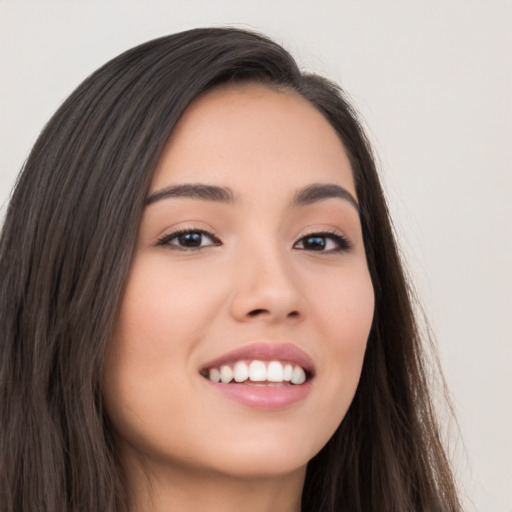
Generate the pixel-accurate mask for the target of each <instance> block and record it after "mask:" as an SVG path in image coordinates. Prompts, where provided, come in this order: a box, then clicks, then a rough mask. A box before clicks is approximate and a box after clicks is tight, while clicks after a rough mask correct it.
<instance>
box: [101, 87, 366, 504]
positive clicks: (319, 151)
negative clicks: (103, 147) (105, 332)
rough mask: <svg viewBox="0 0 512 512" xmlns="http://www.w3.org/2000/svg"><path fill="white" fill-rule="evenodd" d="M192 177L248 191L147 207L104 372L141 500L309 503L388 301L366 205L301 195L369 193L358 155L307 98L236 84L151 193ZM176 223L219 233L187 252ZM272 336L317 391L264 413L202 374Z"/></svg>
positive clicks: (198, 116) (201, 114) (166, 155)
mask: <svg viewBox="0 0 512 512" xmlns="http://www.w3.org/2000/svg"><path fill="white" fill-rule="evenodd" d="M189 183H194V184H197V183H201V184H208V185H217V186H221V187H229V188H230V189H231V190H232V192H233V194H234V196H235V197H236V199H235V200H234V201H232V202H229V203H228V202H221V201H213V200H204V199H199V198H190V197H162V198H160V199H159V200H154V201H153V202H152V203H151V204H148V205H147V207H146V209H145V213H144V215H143V218H142V222H141V226H140V232H139V237H138V243H137V247H136V252H135V256H134V261H133V264H132V267H131V271H130V273H129V275H128V280H127V285H126V291H125V294H124V298H123V301H122V304H121V310H120V315H119V319H118V322H117V328H116V332H115V336H114V339H113V340H112V345H111V348H110V352H109V358H108V363H107V371H106V373H105V382H104V391H105V396H106V400H107V408H108V411H109V414H110V417H111V420H112V423H113V425H114V428H115V433H116V436H117V443H118V447H119V453H120V455H121V458H122V461H123V463H124V465H125V469H126V475H127V479H128V483H129V486H128V487H129V489H130V493H131V501H132V505H133V510H137V511H138V512H141V511H146V510H147V511H149V510H151V511H153V512H156V511H161V512H163V511H180V512H186V511H197V510H209V511H219V512H220V511H222V512H229V511H235V510H236V511H239V510H244V511H252V510H254V511H258V512H262V511H266V510H269V511H270V510H274V511H275V510H280V511H289V512H297V511H299V510H300V497H301V491H302V486H303V482H304V476H305V470H306V465H307V462H308V461H309V460H310V459H311V458H312V457H313V456H314V455H315V454H316V453H318V451H319V450H320V449H321V448H322V446H324V445H325V443H326V442H327V441H328V440H329V438H330V437H331V435H332V434H333V433H334V431H335V430H336V428H337V427H338V425H339V424H340V422H341V421H342V419H343V417H344V415H345V414H346V412H347V409H348V407H349V405H350V403H351V401H352V398H353V396H354V393H355V390H356V387H357V384H358V380H359V376H360V372H361V367H362V362H363V357H364V352H365V347H366V342H367V338H368V334H369V330H370V326H371V322H372V317H373V309H374V295H373V288H372V283H371V280H370V276H369V273H368V268H367V263H366V258H365V253H364V246H363V240H362V234H361V225H360V221H359V216H358V212H357V208H356V207H355V206H354V205H353V204H352V203H351V202H350V201H349V200H347V199H346V198H340V197H330V198H325V199H322V200H318V201H314V202H312V203H310V204H304V205H301V206H293V205H292V204H291V202H292V199H293V197H294V195H295V194H296V192H297V190H299V189H301V188H303V187H307V186H309V185H312V184H319V183H321V184H325V183H330V184H336V185H338V186H340V187H343V189H345V190H346V191H348V192H349V193H350V194H351V195H352V196H353V197H354V198H355V199H356V200H357V197H356V192H355V186H354V181H353V177H352V171H351V167H350V163H349V160H348V158H347V155H346V153H345V151H344V148H343V146H342V144H341V142H340V140H339V138H338V137H337V134H336V133H335V131H334V130H333V129H332V127H331V126H330V124H329V123H328V122H327V121H326V120H325V119H324V117H323V116H322V115H321V114H320V113H319V112H318V111H317V110H316V109H315V108H314V107H313V106H312V105H310V104H309V103H308V102H307V101H306V100H304V99H303V98H302V97H300V96H299V95H297V94H296V93H292V92H287V91H277V90H272V89H270V88H267V87H264V86H262V85H256V84H243V85H240V84H238V85H236V86H234V85H229V86H223V87H221V88H217V89H214V90H212V91H210V92H208V93H206V94H205V95H204V96H202V97H201V98H199V99H198V100H196V101H195V102H194V103H193V104H192V105H191V106H190V107H189V108H188V110H187V111H186V113H185V115H184V116H183V117H182V119H181V120H180V122H179V123H178V125H177V127H176V129H175V130H174V132H173V135H172V136H171V139H170V140H169V143H168V145H167V147H166V149H165V151H164V152H163V154H162V156H161V158H160V161H159V164H158V166H157V169H156V171H155V174H154V178H153V182H152V185H151V190H150V195H151V194H154V193H156V192H158V191H161V190H163V189H166V188H167V187H170V186H174V185H180V184H189ZM178 229H181V230H190V231H196V232H197V230H204V231H206V232H209V233H211V234H212V237H211V238H210V237H209V236H206V235H199V239H200V246H199V247H198V248H195V249H187V248H184V247H183V246H180V240H179V239H178V238H177V237H174V238H172V237H173V233H175V231H176V230H178ZM325 232H329V233H330V232H334V233H336V234H337V235H341V236H343V237H345V238H346V239H347V240H348V241H349V244H350V248H349V249H343V250H339V249H340V246H339V244H338V241H337V239H334V238H330V236H331V235H330V234H323V235H320V238H322V237H323V239H322V240H323V241H324V242H325V243H326V244H327V245H326V247H325V250H314V249H312V245H311V241H312V239H311V234H313V233H315V234H318V233H325ZM196 236H197V235H196ZM308 236H309V238H308ZM317 236H319V235H317ZM164 237H166V238H165V244H163V243H162V242H160V240H162V239H163V238H164ZM261 340H265V341H267V340H268V341H269V342H271V343H274V342H275V343H281V342H286V343H292V344H294V345H295V346H297V347H299V348H300V349H302V350H303V351H305V352H306V353H307V354H308V355H309V356H310V357H311V358H312V360H313V362H314V364H315V376H314V379H313V381H312V388H311V391H310V393H309V394H308V395H307V396H306V397H305V398H304V399H302V400H300V401H299V402H297V403H294V404H292V405H290V406H287V407H284V408H282V409H278V410H271V411H265V410H261V409H255V408H251V407H248V406H245V405H242V404H239V403H236V402H234V401H232V400H229V399H227V398H226V397H225V396H223V395H221V394H219V393H217V392H214V391H213V390H212V386H211V385H209V384H208V383H207V382H206V381H205V379H204V377H202V376H201V375H200V373H199V370H200V369H201V367H202V366H203V365H204V364H205V363H207V362H208V361H211V360H212V359H214V358H216V357H218V356H220V355H222V354H224V353H226V352H228V351H231V350H233V349H235V348H237V347H240V346H243V345H246V344H248V343H251V342H254V341H261Z"/></svg>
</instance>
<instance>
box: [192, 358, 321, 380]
mask: <svg viewBox="0 0 512 512" xmlns="http://www.w3.org/2000/svg"><path fill="white" fill-rule="evenodd" d="M200 373H201V375H202V376H203V377H205V378H206V379H208V380H209V381H211V382H214V383H221V384H246V385H254V386H298V385H301V384H304V383H305V382H306V381H308V380H309V379H311V377H312V375H311V373H310V372H309V371H307V370H305V369H304V368H303V367H302V366H300V365H298V364H294V363H291V362H287V361H277V360H274V361H261V360H258V359H254V360H250V361H249V360H241V361H237V362H235V363H234V364H223V365H219V366H218V367H211V368H204V369H203V370H201V372H200Z"/></svg>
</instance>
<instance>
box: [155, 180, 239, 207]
mask: <svg viewBox="0 0 512 512" xmlns="http://www.w3.org/2000/svg"><path fill="white" fill-rule="evenodd" d="M170 197H186V198H190V199H203V200H205V201H219V202H221V203H233V202H234V201H235V195H234V193H233V191H232V190H231V189H230V188H228V187H219V186H217V185H205V184H203V183H184V184H182V185H173V186H171V187H166V188H163V189H161V190H157V191H156V192H153V194H151V195H150V196H149V197H148V199H147V200H146V206H148V205H150V204H153V203H156V202H157V201H161V200H162V199H167V198H170Z"/></svg>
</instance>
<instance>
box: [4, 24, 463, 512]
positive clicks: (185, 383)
mask: <svg viewBox="0 0 512 512" xmlns="http://www.w3.org/2000/svg"><path fill="white" fill-rule="evenodd" d="M0 273H1V287H2V288H1V294H0V296H1V301H2V303H1V314H2V318H1V322H0V325H1V328H2V329H3V332H2V338H1V339H2V359H1V382H2V408H1V412H0V417H1V428H2V436H1V441H0V443H1V453H2V460H1V463H0V464H1V466H0V467H1V470H0V471H1V473H0V474H1V482H2V486H1V497H0V503H1V505H2V507H1V508H2V510H7V511H14V510H16V511H34V510H45V511H55V510H63V511H64V510H69V511H79V510H80V511H81V510H84V511H86V510H87V511H90V510H102V511H121V510H132V511H146V510H148V511H149V510H152V511H153V510H159V511H167V510H169V511H171V510H172V511H175V510H177V511H188V510H203V509H209V510H222V511H224V512H225V511H230V510H246V511H251V510H258V511H263V510H280V511H285V512H286V511H294V512H297V511H299V510H302V511H335V510H350V511H365V512H367V511H370V510H379V511H392V510H393V511H396V510H400V511H406V510H411V511H412V510H415V511H416V510H425V511H427V510H428V511H456V510H460V507H459V504H458V500H457V496H456V492H455V488H454V484H453V480H452V476H451V472H450V469H449V465H448V462H447V459H446V456H445V453H444V451H443V448H442V445H441V442H440V439H439V433H438V429H437V425H436V421H435V416H434V412H433V411H432V407H431V402H430V397H429V393H428V388H427V382H426V381H427V379H426V375H425V373H426V371H425V366H424V359H423V356H422V351H421V346H420V341H419V337H418V332H417V327H416V324H415V321H414V317H413V312H412V308H411V301H410V296H409V292H408V288H407V284H406V282H405V280H404V275H403V271H402V269H401V265H400V262H399V258H398V254H397V249H396V246H395V243H394V240H393V234H392V230H391V227H390V221H389V218H388V213H387V209H386V205H385V201H384V198H383V195H382V191H381V188H380V185H379V181H378V177H377V174H376V170H375V165H374V162H373V159H372V155H371V151H370V149H369V145H368V143H367V140H366V138H365V136H364V134H363V132H362V130H361V128H360V126H359V124H358V122H357V120H356V117H355V115H354V113H353V111H352V109H351V108H350V106H349V104H348V103H347V101H346V100H345V99H344V96H343V94H342V92H341V91H340V90H339V89H338V88H337V87H336V86H335V85H333V84H332V83H330V82H328V81H327V80H325V79H323V78H320V77H318V76H316V75H310V74H305V73H302V72H301V71H300V70H299V69H298V68H297V66H296V64H295V62H294V61H293V59H292V58H291V57H290V55H289V54H288V53H287V52H286V51H285V50H283V49H282V48H281V47H280V46H278V45H276V44H275V43H273V42H272V41H269V40H268V39H266V38H265V37H262V36H260V35H257V34H253V33H249V32H245V31H241V30H236V29H198V30H192V31H187V32H183V33H181V34H176V35H173V36H169V37H164V38H161V39H157V40H155V41H151V42H149V43H146V44H143V45H141V46H139V47H137V48H134V49H132V50H129V51H127V52H126V53H124V54H122V55H121V56H119V57H117V58H116V59H114V60H112V61H111V62H109V63H107V64H106V65H105V66H103V67H102V68H101V69H99V70H98V71H97V72H96V73H94V74H93V75H92V76H91V77H89V78H88V79H87V80H86V81H85V82H84V83H83V84H82V85H80V86H79V88H78V89H77V90H76V91H75V92H74V93H73V94H72V95H71V97H70V98H69V99H68V100H67V101H66V102H65V103H64V104H63V105H62V107H61V108H60V109H59V111H58V112H57V113H56V114H55V116H54V117H53V118H52V119H51V121H50V122H49V123H48V125H47V127H46V128H45V130H44V131H43V133H42V134H41V136H40V137H39V139H38V141H37V143H36V145H35V147H34V149H33V151H32V153H31V155H30V157H29V159H28V161H27V163H26V165H25V168H24V170H23V172H22V174H21V176H20V178H19V181H18V183H17V185H16V189H15V192H14V194H13V197H12V200H11V203H10V205H9V209H8V212H7V218H6V221H5V225H4V229H3V233H2V241H1V253H0Z"/></svg>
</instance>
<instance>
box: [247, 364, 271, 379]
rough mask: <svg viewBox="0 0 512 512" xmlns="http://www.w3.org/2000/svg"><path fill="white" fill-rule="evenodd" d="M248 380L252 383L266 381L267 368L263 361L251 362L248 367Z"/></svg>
mask: <svg viewBox="0 0 512 512" xmlns="http://www.w3.org/2000/svg"><path fill="white" fill-rule="evenodd" d="M249 379H250V380H251V381H252V382H263V381H265V380H267V367H266V366H265V363H264V362H263V361H252V362H251V364H250V365H249Z"/></svg>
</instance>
